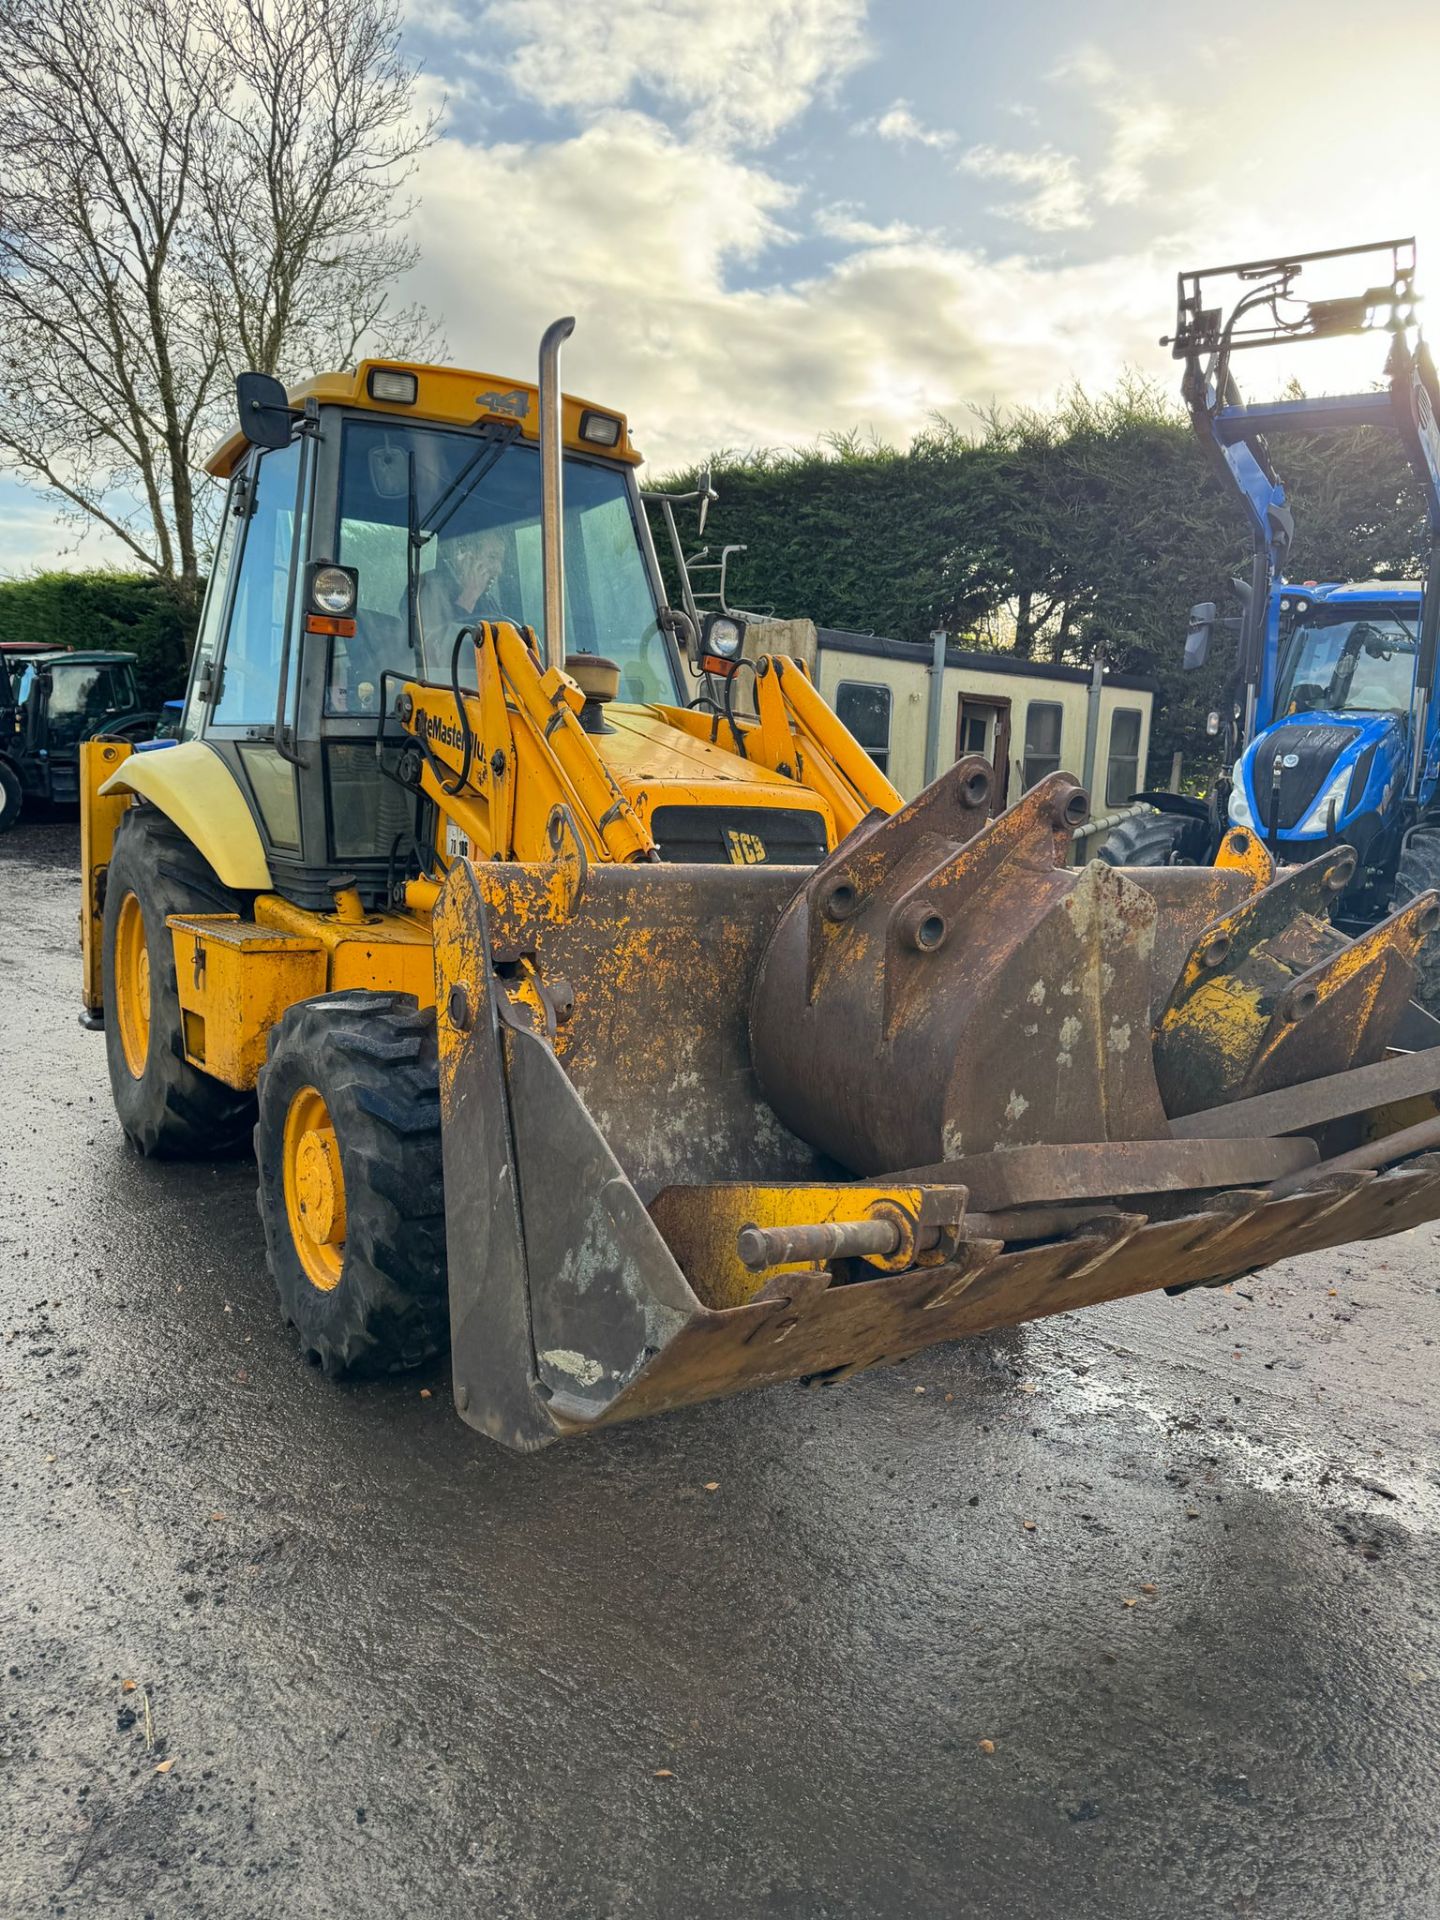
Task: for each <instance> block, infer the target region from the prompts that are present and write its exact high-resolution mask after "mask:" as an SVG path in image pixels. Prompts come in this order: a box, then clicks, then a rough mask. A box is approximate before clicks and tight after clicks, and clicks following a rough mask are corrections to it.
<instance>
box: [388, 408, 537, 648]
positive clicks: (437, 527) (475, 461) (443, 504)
mask: <svg viewBox="0 0 1440 1920" xmlns="http://www.w3.org/2000/svg"><path fill="white" fill-rule="evenodd" d="M519 432H520V423H519V421H518V420H513V421H510V422H509V423H508V424H507V425H505V426H495V425H494V424H492V423H491V422H490V421H486V422H485V423H484V425H483V426H482V427H481V428H480V439H481V445H480V447H479V450H478V451H477V452H475V453H473V454H472V455H471V456H470V458H469V459H468V460H467V461H466V462H465V464H464V466H463V467H462V468H461V469H460V471H459V473H457V474H456V476H455V478H454V479H453V480H452V481H451V482H450V484H449V486H448V487H446V489H445V491H444V492H443V493H442V494H441V495H440V496H439V498H438V499H437V500H435V501H434V502H433V503H432V504H431V506H430V509H429V512H428V513H427V514H426V515H425V518H426V519H428V520H429V521H430V522H431V524H430V525H429V526H422V525H421V515H420V512H419V509H418V508H417V507H416V504H415V450H414V448H413V447H412V448H411V449H410V450H409V452H408V453H407V454H406V456H405V461H406V466H407V468H408V472H407V474H406V483H405V498H406V515H407V519H408V527H407V532H408V535H409V538H408V539H407V541H406V543H405V604H406V607H407V609H408V611H409V616H410V619H409V627H410V651H411V652H412V653H419V655H420V657H421V659H422V660H423V659H424V657H425V626H424V620H423V618H422V616H421V613H420V555H421V553H422V552H423V551H424V550H425V548H426V547H427V546H428V545H429V544H430V542H431V541H432V540H433V539H434V538H435V537H436V535H437V534H439V533H441V532H442V531H443V530H444V528H445V525H446V523H447V522H448V521H449V520H450V519H451V517H452V516H453V515H454V513H455V512H456V510H457V509H458V508H460V507H461V506H463V505H464V503H465V502H466V500H468V499H469V497H470V495H471V494H472V493H473V492H474V491H475V489H476V487H478V486H479V484H480V482H481V481H482V480H483V479H484V478H485V476H486V474H487V473H489V471H490V469H491V468H492V467H493V466H494V465H495V462H496V461H497V460H498V459H499V458H500V456H501V454H502V453H504V451H505V449H506V448H507V447H508V446H511V445H512V444H513V443H514V441H515V438H516V436H517V435H518V434H519ZM462 489H463V491H462ZM442 508H443V509H444V511H443V512H441V509H442Z"/></svg>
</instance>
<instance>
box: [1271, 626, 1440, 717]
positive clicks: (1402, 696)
mask: <svg viewBox="0 0 1440 1920" xmlns="http://www.w3.org/2000/svg"><path fill="white" fill-rule="evenodd" d="M1415 655H1416V644H1415V626H1414V624H1413V623H1412V622H1410V621H1406V620H1403V619H1402V618H1401V617H1400V616H1399V615H1398V614H1396V613H1391V612H1384V613H1382V612H1378V611H1377V612H1375V613H1370V614H1364V615H1361V616H1359V617H1358V618H1357V616H1356V614H1355V611H1354V609H1353V608H1348V609H1346V610H1345V611H1344V612H1343V613H1342V612H1341V611H1339V609H1337V610H1336V611H1335V613H1334V614H1333V615H1331V616H1329V617H1325V618H1320V619H1312V620H1310V621H1309V622H1307V624H1306V625H1305V626H1303V627H1297V628H1296V629H1295V631H1294V632H1293V633H1292V634H1291V636H1290V639H1289V641H1288V643H1287V645H1286V648H1285V653H1284V657H1283V659H1282V660H1281V664H1280V684H1279V688H1278V691H1277V696H1276V701H1275V712H1276V714H1277V715H1278V716H1280V717H1282V718H1283V716H1284V715H1286V714H1288V713H1404V712H1407V711H1408V709H1409V706H1410V695H1411V689H1412V686H1413V683H1414V679H1415Z"/></svg>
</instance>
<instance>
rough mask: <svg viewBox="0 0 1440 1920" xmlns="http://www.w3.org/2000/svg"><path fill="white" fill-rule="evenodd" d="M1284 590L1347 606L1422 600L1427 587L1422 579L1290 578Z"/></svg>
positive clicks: (1331, 603)
mask: <svg viewBox="0 0 1440 1920" xmlns="http://www.w3.org/2000/svg"><path fill="white" fill-rule="evenodd" d="M1280 591H1281V592H1282V593H1303V594H1308V596H1309V597H1310V599H1311V600H1324V601H1325V602H1326V603H1327V604H1329V605H1342V606H1343V605H1345V604H1347V603H1348V602H1349V601H1352V600H1366V601H1370V600H1417V601H1418V600H1421V599H1423V598H1424V594H1425V588H1424V585H1423V583H1422V582H1421V581H1419V580H1339V581H1336V580H1318V581H1314V582H1310V581H1305V580H1287V581H1286V582H1285V584H1284V586H1283V587H1282V588H1281V589H1280Z"/></svg>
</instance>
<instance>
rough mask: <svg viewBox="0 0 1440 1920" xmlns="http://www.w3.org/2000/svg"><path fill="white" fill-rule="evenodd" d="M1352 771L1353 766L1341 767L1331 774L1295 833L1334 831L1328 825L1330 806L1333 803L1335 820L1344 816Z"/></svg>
mask: <svg viewBox="0 0 1440 1920" xmlns="http://www.w3.org/2000/svg"><path fill="white" fill-rule="evenodd" d="M1354 771H1355V769H1354V767H1353V766H1348V767H1342V768H1341V769H1340V771H1339V772H1338V773H1336V774H1332V775H1331V777H1330V784H1329V786H1328V787H1326V789H1325V791H1324V792H1323V793H1322V794H1321V795H1320V798H1319V799H1318V800H1317V801H1316V802H1315V804H1314V806H1313V807H1311V809H1310V811H1309V812H1308V813H1307V814H1306V816H1305V818H1304V819H1303V820H1302V821H1301V822H1300V824H1299V826H1298V827H1297V828H1296V829H1295V831H1296V833H1331V832H1333V831H1334V829H1333V828H1332V827H1331V825H1330V808H1331V805H1332V804H1333V805H1334V808H1335V819H1336V821H1337V822H1338V821H1340V820H1341V819H1343V818H1344V814H1345V802H1346V799H1347V798H1348V797H1349V793H1350V776H1351V774H1352V773H1353V772H1354Z"/></svg>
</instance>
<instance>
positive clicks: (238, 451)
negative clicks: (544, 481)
mask: <svg viewBox="0 0 1440 1920" xmlns="http://www.w3.org/2000/svg"><path fill="white" fill-rule="evenodd" d="M376 367H383V368H386V369H390V370H395V371H399V372H402V373H413V374H414V375H415V377H416V380H417V383H418V386H417V397H416V401H415V404H414V406H411V407H403V406H399V405H397V404H396V402H395V401H393V400H372V399H371V397H370V392H369V383H370V373H371V371H372V369H374V368H376ZM288 391H289V397H290V403H291V405H292V406H295V407H302V406H303V405H304V404H305V402H306V401H307V400H316V401H318V402H319V404H320V405H321V406H322V407H361V408H363V409H364V410H365V411H366V412H367V413H374V414H381V415H384V417H385V418H386V419H389V420H393V421H394V422H395V423H396V425H397V426H403V425H404V424H405V423H406V422H407V421H409V420H430V421H436V420H438V421H440V422H442V423H443V424H444V425H446V426H455V427H473V426H474V424H475V422H476V421H477V420H482V419H487V418H489V419H494V420H513V421H515V422H517V423H518V425H519V428H520V437H521V438H522V439H523V440H538V439H539V437H540V397H539V392H538V390H537V389H536V388H535V387H534V386H533V385H532V384H531V383H530V382H529V381H528V380H509V379H506V378H504V377H502V376H501V375H500V374H495V373H469V372H467V371H466V369H465V368H464V367H427V366H424V365H422V364H420V363H419V362H416V361H409V360H362V361H361V363H360V365H359V366H358V367H357V368H356V369H355V371H354V372H353V373H319V374H316V375H315V377H314V379H312V380H302V381H301V382H300V384H299V385H298V386H294V387H291V388H290V389H289V390H288ZM584 413H603V414H604V415H605V417H606V419H607V420H618V421H619V423H620V438H619V441H618V443H617V444H616V445H615V446H613V447H597V446H596V445H595V444H594V443H593V441H588V440H582V439H581V438H580V416H581V415H582V414H584ZM560 430H561V435H562V437H563V439H564V441H565V445H566V446H567V447H572V448H573V449H574V450H575V451H576V452H577V453H586V454H596V455H599V456H600V457H601V458H602V459H607V460H621V461H623V462H624V463H625V465H626V466H631V467H633V466H638V465H639V463H640V455H639V454H638V453H637V452H636V451H635V449H634V447H633V446H632V445H631V444H630V430H629V427H628V425H627V423H626V420H625V416H624V414H623V413H617V412H616V411H615V409H614V408H613V407H602V406H598V405H596V404H595V403H594V402H593V401H590V400H581V399H579V398H577V397H576V396H575V395H573V394H568V393H567V394H565V395H564V396H563V399H562V403H561V416H560ZM248 446H249V442H248V441H247V440H246V439H245V437H244V435H243V434H239V433H232V434H231V435H230V437H229V439H228V440H225V441H223V442H222V443H221V445H220V446H218V447H217V448H216V449H215V451H214V453H212V454H211V456H210V458H209V459H208V460H207V461H206V462H205V471H206V472H207V473H213V474H215V475H217V476H218V477H219V478H220V479H226V478H228V476H229V475H230V474H232V473H233V472H234V471H235V469H236V467H237V466H239V464H240V461H241V460H242V458H243V457H244V455H245V452H246V449H247V447H248Z"/></svg>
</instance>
